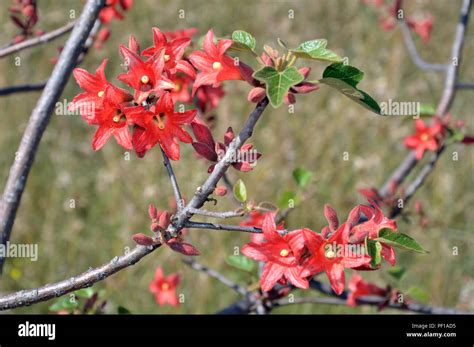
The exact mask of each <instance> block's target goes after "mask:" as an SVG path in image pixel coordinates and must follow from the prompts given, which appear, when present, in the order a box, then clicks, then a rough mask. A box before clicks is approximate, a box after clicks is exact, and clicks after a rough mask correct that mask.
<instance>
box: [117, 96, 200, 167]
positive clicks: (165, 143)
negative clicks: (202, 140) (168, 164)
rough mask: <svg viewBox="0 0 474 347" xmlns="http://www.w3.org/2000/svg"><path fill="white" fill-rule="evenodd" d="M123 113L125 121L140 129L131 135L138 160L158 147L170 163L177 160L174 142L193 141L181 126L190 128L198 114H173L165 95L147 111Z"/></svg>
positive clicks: (130, 109) (168, 98) (169, 97)
mask: <svg viewBox="0 0 474 347" xmlns="http://www.w3.org/2000/svg"><path fill="white" fill-rule="evenodd" d="M126 112H127V117H128V118H129V119H130V120H131V121H133V122H134V123H135V124H137V125H138V126H139V128H137V129H136V130H135V133H134V135H133V143H134V146H135V150H136V152H137V154H138V155H139V156H143V155H144V154H145V152H146V151H148V150H149V149H151V148H152V147H153V146H155V145H156V144H157V143H159V144H160V146H161V148H163V150H164V151H165V153H166V155H167V156H168V157H169V158H170V159H172V160H178V159H179V144H178V142H177V140H176V139H179V140H180V141H182V142H185V143H191V142H192V141H193V139H192V137H191V136H190V135H189V134H188V133H187V132H186V131H185V130H184V129H182V128H181V126H182V125H184V124H189V123H190V122H191V121H192V120H193V118H194V117H195V116H196V112H197V111H196V110H188V111H185V112H182V113H181V112H175V111H174V104H173V100H172V99H171V95H170V93H164V94H163V95H162V96H161V97H160V98H159V99H158V101H157V102H156V104H155V105H153V106H151V107H150V109H149V110H147V109H146V108H145V107H143V106H137V107H131V108H129V109H127V111H126Z"/></svg>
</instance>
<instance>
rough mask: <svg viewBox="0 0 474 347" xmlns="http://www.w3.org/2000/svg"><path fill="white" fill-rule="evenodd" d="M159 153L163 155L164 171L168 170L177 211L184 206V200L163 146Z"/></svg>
mask: <svg viewBox="0 0 474 347" xmlns="http://www.w3.org/2000/svg"><path fill="white" fill-rule="evenodd" d="M160 149H161V154H162V155H163V164H164V165H165V168H166V171H167V172H168V176H169V177H170V181H171V186H172V187H173V193H174V198H175V200H176V206H177V207H178V211H179V210H182V209H183V208H184V201H183V198H182V197H181V192H180V191H179V185H178V181H177V180H176V175H175V174H174V171H173V167H172V166H171V162H170V159H169V158H168V156H167V155H166V153H165V151H164V150H163V148H161V146H160Z"/></svg>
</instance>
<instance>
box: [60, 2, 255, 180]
mask: <svg viewBox="0 0 474 347" xmlns="http://www.w3.org/2000/svg"><path fill="white" fill-rule="evenodd" d="M117 4H118V3H117V2H116V1H114V2H110V3H108V7H107V8H106V9H108V11H109V12H110V13H112V14H114V13H116V12H117V11H116V8H115V6H116V5H117ZM120 4H121V6H122V7H123V6H124V5H125V7H124V9H126V8H129V5H131V2H128V1H126V2H120ZM110 16H111V14H109V15H108V16H107V17H106V18H109V17H110ZM114 16H115V17H117V15H114ZM112 17H113V16H112ZM194 32H195V29H189V30H187V31H180V32H177V33H174V34H171V33H168V34H164V33H163V32H161V31H160V30H159V29H157V28H153V43H154V44H153V46H151V47H148V48H146V49H144V50H143V51H140V46H139V44H138V42H137V41H136V40H135V38H134V37H133V36H131V37H130V40H129V44H128V47H126V46H124V45H121V46H120V53H121V55H122V57H123V58H124V60H125V63H124V65H125V66H126V68H127V71H126V72H125V73H122V74H120V75H118V76H117V79H118V80H120V81H121V82H123V83H125V84H127V85H128V86H129V87H131V88H133V95H132V94H130V93H129V92H127V91H126V90H123V89H121V88H118V87H116V86H114V85H113V84H112V83H110V82H109V81H108V80H107V79H106V77H105V73H104V69H105V65H106V63H107V60H104V61H103V62H102V64H101V65H100V66H99V68H98V69H97V70H96V73H95V74H90V73H89V72H87V71H85V70H83V69H75V70H74V77H75V78H76V81H77V83H78V84H79V86H80V87H81V88H82V89H83V90H84V91H85V92H84V93H81V94H79V95H77V96H76V97H75V98H74V100H73V102H72V103H71V105H70V106H69V108H70V109H71V110H76V109H79V110H80V111H81V115H82V117H83V118H84V119H85V120H86V121H87V122H88V123H89V124H90V125H96V126H98V129H97V131H96V133H95V135H94V139H93V141H92V147H93V149H94V150H98V149H100V148H102V146H104V145H105V143H106V142H107V140H108V139H109V138H110V137H111V136H114V137H115V139H116V140H117V142H118V143H119V144H120V145H121V146H122V147H124V148H125V149H128V150H130V149H135V151H136V153H137V155H138V156H140V157H142V156H144V155H145V153H146V152H147V151H148V150H150V149H151V148H153V147H154V146H155V145H157V144H159V145H160V146H161V147H162V149H163V150H164V151H165V153H166V154H167V156H168V157H169V158H170V159H172V160H178V159H179V157H180V146H179V143H178V141H181V142H184V143H191V142H192V141H193V140H192V138H191V136H190V135H189V134H188V132H187V131H186V130H185V129H184V128H183V126H185V125H188V124H190V123H191V122H192V121H193V119H194V117H195V115H196V112H197V110H188V111H184V112H175V110H174V109H175V103H176V102H177V101H181V102H188V103H189V102H191V101H192V98H191V95H190V93H189V87H190V86H191V85H192V89H193V94H194V93H195V92H196V91H197V92H198V104H199V105H200V108H201V109H209V108H210V107H215V106H216V104H217V101H218V99H219V98H220V97H221V96H222V95H223V92H222V90H221V89H220V82H222V81H224V80H228V79H241V76H240V72H239V68H238V67H237V66H234V65H233V59H232V58H231V57H229V56H227V55H226V54H225V51H226V50H227V49H228V48H229V46H230V45H231V44H232V41H230V40H221V41H219V43H218V44H217V45H216V44H214V41H213V40H214V34H213V32H212V30H210V31H209V32H208V33H207V35H206V38H205V42H204V50H205V52H201V51H196V52H193V53H191V55H190V57H189V60H190V61H191V62H192V63H193V64H194V65H195V66H196V67H197V68H198V69H200V70H201V72H199V73H198V74H196V71H195V70H194V67H193V66H192V65H191V63H190V62H189V61H188V60H187V59H186V58H185V57H184V53H185V50H186V48H187V47H188V46H189V45H190V43H191V38H190V37H189V36H191V35H192V34H194ZM231 62H232V64H231ZM211 70H212V71H211ZM200 86H202V87H201V88H199V87H200ZM203 88H206V89H204V90H201V89H203ZM209 105H210V106H209ZM130 127H132V129H133V134H132V132H131V131H130V130H131V129H130ZM226 136H227V137H226V138H230V139H231V137H233V134H232V133H231V132H230V133H229V134H227V135H226ZM226 141H227V140H226ZM226 145H228V143H227V142H226V144H225V145H223V147H225V146H226ZM250 150H251V145H250V146H249V145H246V146H245V147H244V148H242V150H241V152H242V153H243V154H245V153H246V152H248V151H250ZM257 159H258V158H257ZM250 164H252V162H245V161H243V162H239V163H236V164H235V165H234V166H235V167H237V168H238V169H239V170H242V171H246V170H247V171H248V170H249V169H250Z"/></svg>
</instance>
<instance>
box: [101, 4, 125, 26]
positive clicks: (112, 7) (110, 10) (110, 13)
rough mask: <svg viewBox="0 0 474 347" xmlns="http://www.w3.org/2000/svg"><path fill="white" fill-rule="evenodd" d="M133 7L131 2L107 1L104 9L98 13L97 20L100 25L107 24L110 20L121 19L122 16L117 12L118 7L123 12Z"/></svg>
mask: <svg viewBox="0 0 474 347" xmlns="http://www.w3.org/2000/svg"><path fill="white" fill-rule="evenodd" d="M132 5H133V0H107V1H106V3H105V7H104V8H103V9H102V10H101V11H100V13H99V19H100V21H101V22H102V23H104V24H107V23H109V22H110V21H112V19H114V18H117V19H118V20H122V19H123V14H122V13H121V12H120V11H119V7H118V6H120V7H121V8H122V10H123V11H127V10H129V9H130V8H131V7H132Z"/></svg>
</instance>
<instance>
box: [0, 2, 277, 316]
mask: <svg viewBox="0 0 474 347" xmlns="http://www.w3.org/2000/svg"><path fill="white" fill-rule="evenodd" d="M90 2H92V1H90ZM90 2H89V3H88V5H89V4H90ZM267 105H268V99H267V98H265V99H264V100H262V101H260V102H259V103H258V104H257V106H256V107H255V109H254V110H253V111H252V113H250V115H249V118H248V119H247V121H246V123H245V124H244V127H243V129H242V130H241V132H240V133H239V135H238V136H237V137H236V138H235V139H234V140H233V141H232V142H231V143H230V145H229V149H228V152H227V154H226V156H224V158H222V159H221V161H220V162H219V163H217V164H216V166H215V168H214V171H213V173H212V174H211V175H210V176H209V177H208V179H207V180H206V182H205V183H204V184H203V185H202V186H201V187H205V189H202V190H201V193H200V194H196V195H195V197H194V198H193V199H192V200H191V201H190V202H189V203H188V204H187V205H186V206H185V207H184V208H183V209H182V210H181V211H178V212H177V218H176V220H174V221H173V222H172V224H170V225H169V226H168V228H167V230H166V233H167V234H168V235H170V234H171V235H172V234H176V233H177V232H179V231H180V230H181V229H182V228H184V227H185V224H186V223H187V222H188V221H189V216H188V215H187V210H188V209H189V208H199V207H201V206H200V205H202V204H204V202H205V201H206V199H207V197H208V196H209V195H210V194H211V193H212V192H213V191H214V189H213V188H212V186H213V185H215V184H216V183H217V182H218V181H219V179H220V177H221V176H222V174H223V173H224V172H225V171H226V170H227V169H228V168H229V165H230V164H229V161H228V160H227V159H228V157H227V155H228V156H229V157H230V156H234V155H235V154H236V152H237V151H238V150H239V149H240V147H242V145H243V144H244V142H245V141H246V140H247V139H248V138H249V137H250V136H251V135H252V132H253V129H254V127H255V124H256V123H257V121H258V119H259V118H260V116H261V115H262V113H263V111H264V110H265V108H266V107H267ZM206 194H207V195H206ZM193 201H194V202H193ZM198 205H199V206H198ZM158 247H159V245H156V246H154V247H144V246H136V247H135V248H134V249H133V250H132V251H130V253H128V254H126V255H125V256H123V257H119V258H114V260H112V261H111V262H110V263H109V264H106V265H102V266H101V267H98V268H96V269H94V270H91V271H89V272H86V273H84V274H82V275H80V276H78V277H73V278H71V279H69V280H64V281H61V282H57V283H55V284H49V285H46V286H43V287H41V288H36V289H31V290H21V291H19V292H16V293H12V294H10V295H7V296H4V297H0V310H5V309H8V308H14V307H22V306H26V305H31V304H34V303H37V302H40V301H45V300H49V299H51V298H53V297H54V296H61V295H65V294H67V293H70V292H73V291H75V290H77V289H79V288H82V287H85V286H92V285H93V284H94V283H96V282H99V281H101V280H103V279H105V278H107V277H108V276H110V275H112V274H114V273H116V272H117V271H120V270H122V269H125V268H127V267H128V266H131V265H133V264H135V263H136V262H138V261H139V260H140V259H141V258H143V257H145V256H146V255H148V254H150V253H151V252H153V251H154V250H155V249H156V248H158ZM112 264H116V265H112ZM55 289H56V290H57V291H56V293H55ZM40 293H41V294H40Z"/></svg>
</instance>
